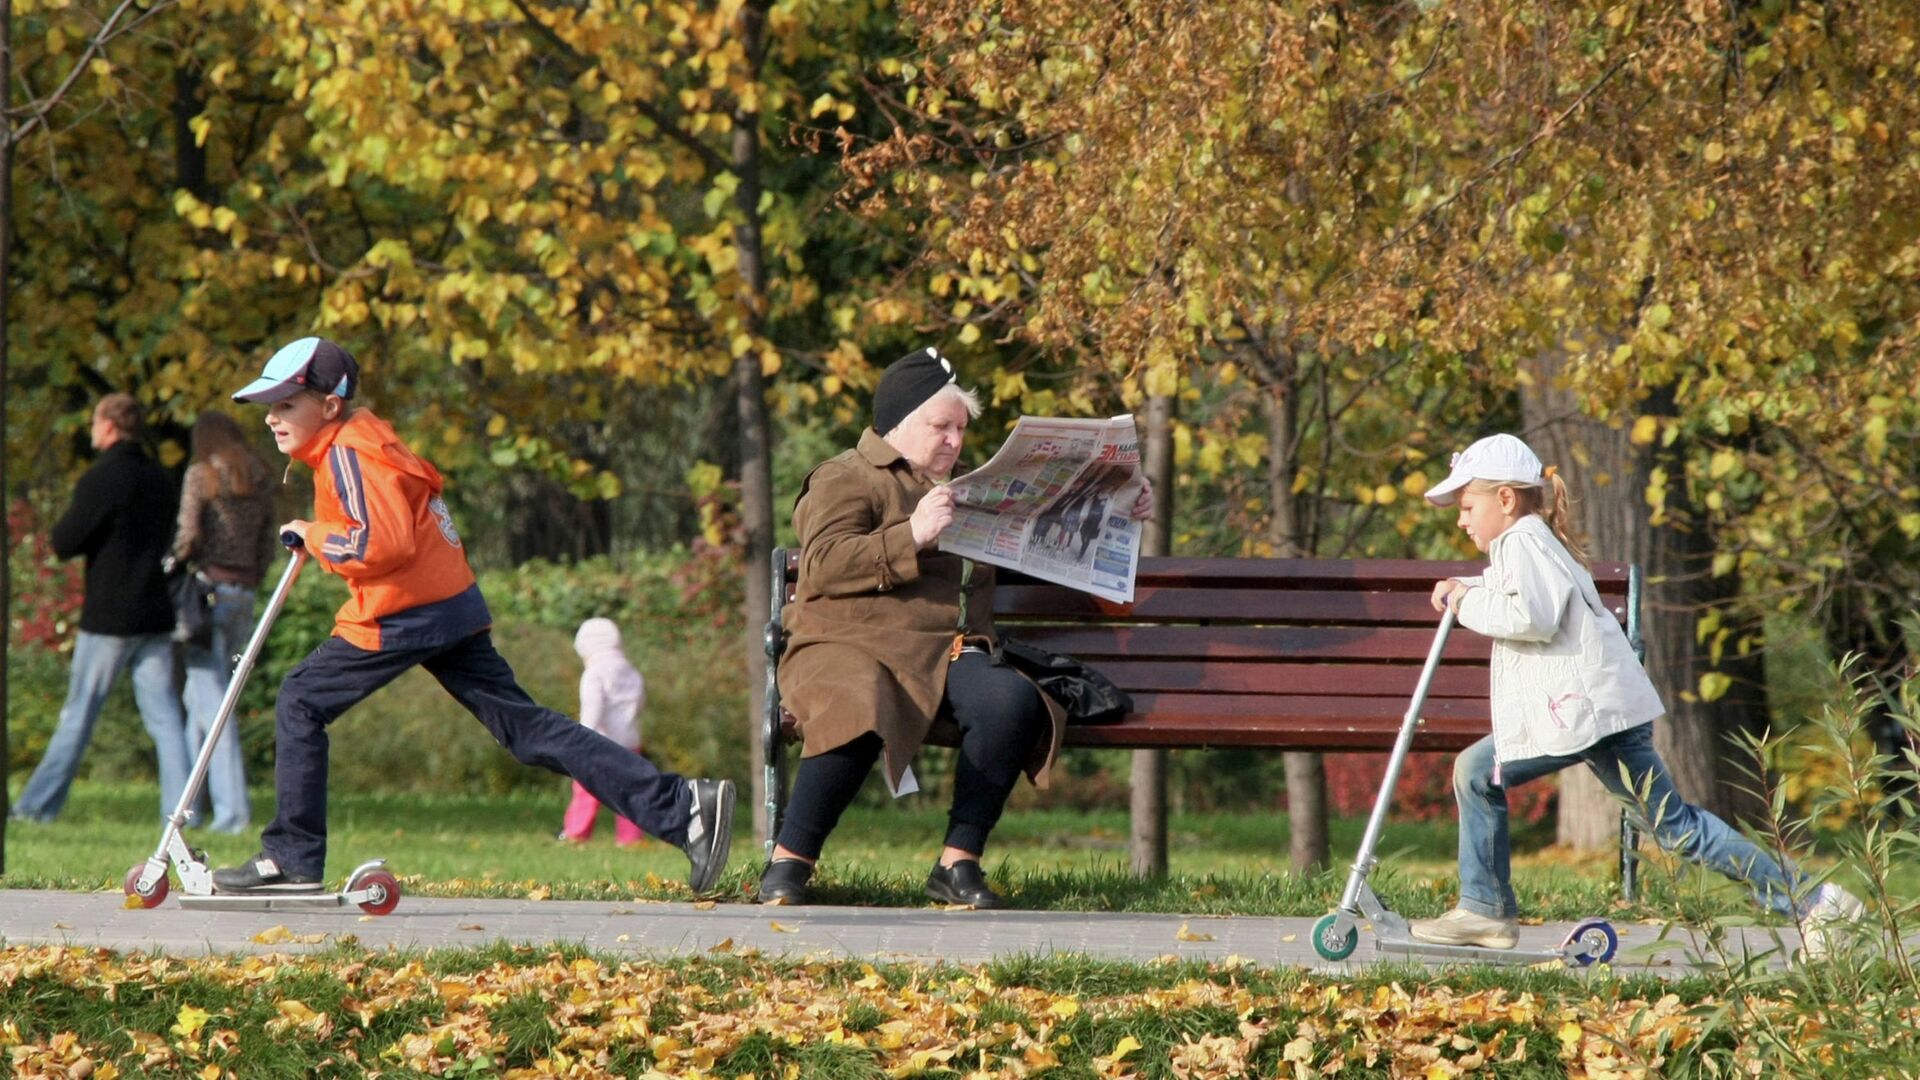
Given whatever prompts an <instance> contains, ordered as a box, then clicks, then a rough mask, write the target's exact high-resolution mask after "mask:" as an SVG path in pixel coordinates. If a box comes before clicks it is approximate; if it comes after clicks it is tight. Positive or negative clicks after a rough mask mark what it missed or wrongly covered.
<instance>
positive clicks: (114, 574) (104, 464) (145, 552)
mask: <svg viewBox="0 0 1920 1080" xmlns="http://www.w3.org/2000/svg"><path fill="white" fill-rule="evenodd" d="M176 505H177V503H176V499H175V495H174V489H173V478H172V477H170V476H168V475H167V471H166V470H165V469H163V468H161V467H160V466H159V465H158V464H157V463H155V462H154V460H153V459H152V458H149V457H148V456H147V454H146V451H144V450H142V449H140V447H139V445H138V444H137V443H134V442H131V441H129V440H125V439H122V440H121V441H119V442H117V443H114V444H113V445H112V446H109V447H107V449H106V450H104V451H102V452H101V454H100V460H99V461H96V462H94V463H93V467H92V468H90V469H88V470H87V471H86V472H85V473H84V474H82V475H81V477H80V483H78V484H77V485H75V486H74V489H73V505H71V506H69V507H67V512H66V513H65V514H62V515H61V516H60V520H59V521H58V522H56V523H55V524H54V526H53V552H54V554H56V555H58V556H60V557H61V558H63V559H71V558H74V557H75V556H81V555H84V556H86V560H87V598H86V602H85V604H83V605H82V606H81V608H80V629H82V630H85V631H87V632H88V633H90V634H113V635H116V636H119V637H132V636H134V635H136V634H165V633H170V632H171V631H172V630H173V605H172V603H171V602H169V601H168V599H167V583H166V576H165V575H164V574H163V573H161V570H160V560H161V559H164V558H165V557H166V555H167V550H168V548H170V547H171V546H172V545H173V518H174V511H175V509H176Z"/></svg>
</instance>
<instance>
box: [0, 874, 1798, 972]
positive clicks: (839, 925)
mask: <svg viewBox="0 0 1920 1080" xmlns="http://www.w3.org/2000/svg"><path fill="white" fill-rule="evenodd" d="M124 900H125V897H123V896H122V895H121V894H120V893H118V892H113V893H107V892H51V891H39V890H25V889H13V890H0V943H4V944H8V945H26V944H36V945H40V944H74V945H86V946H98V947H104V948H109V949H114V950H118V951H123V952H132V951H147V952H163V953H167V954H169V955H175V956H183V955H203V954H208V953H246V952H269V951H280V952H302V951H310V950H315V949H323V948H327V947H330V946H332V945H336V944H340V943H344V942H358V944H360V945H361V946H364V947H367V948H371V949H387V948H396V949H406V950H414V949H436V948H447V947H466V946H474V945H482V944H486V943H489V942H495V941H505V942H513V943H532V944H549V943H555V942H568V943H573V944H577V945H581V946H584V947H586V948H588V949H591V950H594V951H596V952H603V953H609V954H615V955H619V954H632V955H662V954H673V955H697V954H702V953H710V952H716V951H718V952H725V951H729V950H731V951H733V952H736V953H738V952H742V951H746V950H749V949H752V950H758V951H759V952H760V953H761V954H763V955H768V956H780V955H786V956H792V957H818V956H821V955H826V956H831V957H834V958H842V959H846V958H861V959H876V958H877V959H885V960H911V961H949V962H954V963H962V964H974V963H981V962H985V961H988V960H992V959H996V958H1000V957H1009V956H1022V955H1046V954H1052V953H1081V954H1086V955H1090V956H1095V957H1101V958H1107V959H1116V960H1130V961H1136V962H1140V961H1148V960H1154V959H1158V958H1162V957H1177V958H1180V959H1191V960H1221V959H1225V958H1227V957H1229V956H1239V957H1244V958H1245V959H1247V960H1249V961H1252V962H1254V963H1257V964H1262V965H1287V966H1294V967H1304V968H1310V969H1314V970H1317V971H1323V972H1330V973H1340V972H1351V971H1354V970H1358V969H1359V968H1362V967H1365V966H1369V965H1372V964H1375V963H1379V962H1382V961H1383V960H1385V961H1394V962H1398V961H1400V960H1402V959H1403V958H1399V957H1382V956H1381V955H1379V950H1377V949H1376V948H1375V944H1374V938H1373V936H1372V934H1370V933H1367V932H1365V931H1363V932H1362V933H1361V936H1360V943H1359V947H1358V948H1357V949H1356V950H1355V951H1354V954H1353V955H1352V956H1351V957H1349V958H1348V959H1346V960H1344V961H1341V962H1339V963H1328V962H1327V961H1324V960H1322V959H1321V958H1320V957H1319V956H1318V955H1316V954H1315V953H1314V951H1313V945H1312V941H1311V936H1312V932H1313V923H1314V921H1315V920H1314V919H1310V918H1266V917H1255V916H1232V917H1214V916H1181V915H1141V914H1119V913H1114V914H1108V913H1085V912H1043V911H967V910H952V911H949V910H943V909H940V908H936V907H931V906H929V907H924V908H870V907H857V908H856V907H828V906H809V907H759V906H755V905H750V904H738V903H720V904H689V903H672V904H669V903H650V902H642V901H630V902H625V903H599V902H582V901H555V900H546V901H534V900H462V899H439V898H433V897H406V898H403V899H402V900H401V901H400V905H399V908H398V909H397V910H396V911H394V912H393V913H392V914H391V915H385V916H377V917H376V916H372V915H364V914H362V913H361V911H360V909H358V908H356V907H348V908H334V909H330V910H322V911H241V910H205V909H197V910H188V909H185V908H182V907H181V906H180V903H179V897H178V894H175V896H173V897H171V898H169V899H168V900H167V901H166V902H165V903H164V904H162V905H161V906H159V907H157V908H152V909H140V908H134V909H128V908H127V907H125V906H124ZM1570 925H1571V924H1549V925H1545V926H1524V927H1522V928H1521V942H1520V944H1521V947H1522V948H1523V949H1527V948H1539V949H1551V948H1553V947H1555V946H1557V945H1558V944H1559V942H1560V940H1561V939H1562V938H1563V937H1564V936H1565V935H1566V933H1567V931H1568V930H1569V929H1570ZM1615 930H1616V931H1617V932H1618V933H1619V935H1620V949H1621V955H1620V956H1619V957H1616V959H1615V961H1614V967H1615V969H1616V970H1617V971H1643V972H1645V971H1651V972H1656V973H1664V974H1680V973H1683V972H1685V971H1687V970H1689V969H1690V968H1693V967H1695V966H1696V965H1701V964H1707V965H1709V966H1714V967H1718V966H1719V965H1718V964H1717V963H1715V962H1713V961H1712V960H1711V959H1710V958H1709V956H1710V954H1709V953H1708V952H1707V951H1706V949H1705V946H1704V945H1703V944H1702V943H1699V942H1696V941H1693V940H1692V939H1691V937H1690V936H1689V935H1685V934H1680V935H1679V941H1677V942H1674V943H1673V944H1674V947H1673V948H1671V949H1667V950H1663V951H1661V952H1660V953H1659V954H1658V955H1648V954H1647V953H1646V952H1644V951H1642V952H1640V953H1638V954H1636V951H1635V950H1636V949H1637V948H1641V947H1645V946H1649V945H1651V944H1652V943H1654V942H1656V941H1657V940H1658V939H1659V937H1660V933H1661V928H1660V927H1658V926H1649V925H1641V924H1617V925H1616V926H1615ZM1729 934H1730V940H1731V941H1732V942H1733V943H1734V944H1733V945H1732V947H1733V948H1736V949H1737V948H1739V947H1741V945H1740V943H1742V942H1744V943H1745V947H1747V948H1748V949H1750V950H1752V952H1753V953H1755V954H1758V953H1760V952H1763V951H1766V950H1768V949H1775V948H1778V947H1779V945H1780V944H1781V943H1784V944H1785V945H1786V946H1788V947H1789V948H1793V947H1797V946H1798V944H1799V941H1798V935H1797V934H1795V933H1794V932H1793V931H1792V930H1791V929H1783V930H1778V931H1774V930H1765V929H1744V930H1733V931H1730V932H1729ZM1776 935H1777V940H1776Z"/></svg>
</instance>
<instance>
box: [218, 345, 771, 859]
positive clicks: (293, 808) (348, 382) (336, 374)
mask: <svg viewBox="0 0 1920 1080" xmlns="http://www.w3.org/2000/svg"><path fill="white" fill-rule="evenodd" d="M359 383H360V368H359V365H358V364H357V363H356V362H355V361H354V359H353V357H352V356H351V355H349V354H348V353H347V351H346V350H345V349H343V348H341V347H340V346H339V345H337V344H335V343H333V342H331V341H328V340H325V339H324V338H317V337H309V338H302V339H300V340H299V341H296V342H294V343H293V344H291V345H288V346H286V347H285V348H283V349H281V350H280V351H279V352H277V353H275V354H274V355H273V357H272V359H270V360H268V361H267V365H266V368H265V370H263V371H262V372H261V374H260V377H259V378H258V379H255V380H254V381H253V382H251V383H248V384H247V385H246V386H245V387H242V388H241V389H240V391H239V392H238V393H236V394H234V395H233V396H234V400H236V401H250V402H258V403H260V404H264V405H266V406H267V427H268V428H270V429H271V430H272V432H273V441H274V445H275V446H277V447H279V449H280V451H281V452H282V453H284V454H286V455H287V456H288V457H290V458H292V459H294V460H295V461H299V462H302V463H304V464H306V465H308V466H309V467H311V468H312V469H313V470H314V520H311V521H304V520H295V521H290V522H288V523H286V524H285V525H283V526H281V532H282V533H283V534H285V533H287V532H292V533H295V534H297V535H298V536H299V537H300V538H301V540H302V542H304V543H305V545H306V547H307V551H308V553H309V554H310V555H311V556H312V558H313V560H314V561H315V562H317V563H318V564H319V565H320V566H321V568H322V569H324V570H325V571H327V572H328V573H331V574H338V575H339V576H340V577H341V578H343V579H344V580H345V581H346V583H347V589H348V592H349V594H350V596H349V598H348V600H347V602H346V604H345V605H343V606H342V607H341V608H340V611H339V613H338V614H337V615H336V616H335V621H334V631H333V636H332V637H330V638H328V639H327V640H326V641H325V642H322V643H321V645H320V647H319V648H317V649H315V650H314V651H313V652H312V653H310V654H309V655H308V656H307V658H306V659H305V660H303V661H301V662H300V663H299V664H298V665H296V666H295V667H294V669H293V670H292V671H290V672H288V673H287V677H286V680H285V681H284V682H282V683H281V685H280V695H279V701H278V704H277V706H276V707H275V729H274V740H275V748H276V760H275V762H274V786H275V791H276V793H277V795H278V800H279V806H278V812H277V813H276V814H275V815H274V819H273V821H272V823H271V824H269V825H268V826H267V828H266V830H265V831H264V832H262V833H261V835H260V853H259V855H257V856H255V857H254V859H253V860H252V861H250V862H248V863H246V864H244V865H241V866H235V867H227V868H224V869H220V870H215V871H214V872H213V884H214V889H215V891H217V892H220V893H228V894H284V893H315V892H320V891H321V884H320V879H321V875H322V872H323V871H324V869H325V866H326V858H327V745H328V738H327V726H328V725H329V724H331V723H332V722H333V721H334V720H335V719H337V718H338V717H339V716H340V715H341V714H342V713H345V712H346V711H347V710H348V709H350V708H352V707H353V706H354V705H355V704H357V703H359V702H360V701H361V700H363V699H365V698H366V697H367V696H368V695H370V694H372V693H373V692H374V691H375V690H378V689H379V688H381V687H382V686H385V685H386V684H387V683H389V682H392V681H393V680H394V679H395V678H397V677H399V676H400V674H401V673H403V672H405V671H406V670H407V669H408V668H411V667H415V666H419V667H423V668H425V669H426V670H427V671H428V672H429V673H430V674H432V675H433V677H434V678H436V679H438V680H439V681H440V685H442V686H444V687H446V688H447V692H448V693H450V694H452V695H453V696H454V699H455V700H457V701H459V702H460V704H461V705H463V706H465V707H466V708H467V711H469V712H471V713H473V715H474V717H475V718H476V719H478V720H479V721H480V722H481V723H482V724H485V725H486V727H487V730H488V731H489V732H490V733H492V735H493V737H494V739H495V740H496V741H497V742H499V743H500V745H501V746H504V747H506V749H507V751H508V752H509V753H511V754H512V755H513V756H514V758H515V759H517V760H519V761H521V762H523V763H525V764H528V765H539V766H542V767H544V768H547V769H551V770H553V771H554V772H558V773H562V774H564V775H567V776H570V777H572V778H573V779H574V780H576V781H578V782H579V783H580V785H581V786H583V787H585V788H586V789H587V790H588V791H589V792H591V793H592V794H593V796H594V797H595V798H596V799H598V800H599V801H600V802H602V803H604V804H606V805H607V806H609V807H612V808H613V809H614V810H615V811H616V812H617V813H619V814H620V815H621V816H622V817H625V818H627V819H628V820H630V821H633V822H634V823H636V824H638V825H639V826H641V827H642V828H643V829H645V830H646V831H647V832H649V833H652V834H653V835H655V836H658V837H661V838H662V839H664V840H667V841H668V842H670V843H672V844H674V845H675V846H677V847H679V848H680V849H682V850H683V851H685V852H686V854H687V858H688V860H689V861H690V863H691V864H692V866H691V872H690V874H689V882H690V884H691V885H692V886H693V890H694V892H695V893H705V892H709V891H711V890H712V888H713V886H714V885H715V883H716V882H718V880H719V878H720V874H721V871H722V870H724V869H725V868H726V863H727V853H728V847H729V845H730V843H731V841H732V837H733V804H734V787H733V782H732V781H730V780H685V779H682V778H680V777H679V776H676V775H674V774H672V773H667V772H662V771H660V770H659V769H658V768H656V767H655V766H654V765H653V763H652V762H650V761H648V760H647V759H646V758H644V757H642V756H640V755H639V754H635V753H632V752H630V751H628V750H626V749H625V748H623V747H621V746H619V745H618V744H616V743H614V742H612V741H611V740H609V739H608V738H606V737H605V736H604V735H601V734H599V733H597V732H595V731H592V730H590V729H588V728H586V727H583V726H581V725H580V724H576V723H574V722H573V721H572V720H571V719H569V718H567V717H566V716H563V715H561V714H560V713H557V712H554V711H553V710H551V709H548V708H545V707H543V706H541V705H539V704H537V703H535V702H534V701H533V699H532V698H530V697H528V696H527V693H526V691H524V690H522V689H521V688H520V685H519V684H518V683H517V682H516V681H515V680H514V677H513V670H512V669H511V668H509V667H508V666H507V662H506V661H505V660H503V659H502V658H501V657H500V654H499V653H497V652H495V651H494V647H493V638H492V635H491V634H490V633H489V628H490V627H491V625H492V621H493V620H492V616H491V615H489V614H488V611H487V604H486V600H485V599H484V598H483V597H482V596H481V595H480V587H479V585H478V584H477V583H476V582H475V580H474V576H473V571H472V569H471V568H469V567H468V565H467V555H466V550H465V549H464V548H463V547H462V546H461V543H460V534H459V533H458V532H457V531H455V529H454V526H453V518H452V516H451V515H450V514H449V513H448V512H447V505H446V503H445V501H443V500H442V499H441V496H440V493H441V490H442V488H443V486H444V484H443V481H442V480H441V478H440V473H439V471H438V470H436V469H435V468H434V467H433V466H432V465H430V464H428V463H427V462H426V461H424V460H422V459H421V458H420V457H418V456H416V455H415V454H414V453H413V452H412V451H411V450H409V449H407V446H406V444H405V443H403V442H401V440H400V436H399V435H397V434H396V433H395V432H394V430H393V428H392V427H391V426H389V425H388V424H387V422H386V421H384V420H381V419H380V418H379V417H377V416H375V415H374V414H373V413H372V412H370V411H368V410H367V409H365V408H356V407H354V406H353V405H352V404H351V400H352V398H353V394H354V391H355V390H356V389H357V388H358V386H359Z"/></svg>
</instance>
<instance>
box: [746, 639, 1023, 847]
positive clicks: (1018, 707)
mask: <svg viewBox="0 0 1920 1080" xmlns="http://www.w3.org/2000/svg"><path fill="white" fill-rule="evenodd" d="M940 713H941V715H942V716H943V717H946V718H948V719H951V720H952V721H953V722H954V724H955V725H956V726H957V727H959V729H960V760H959V762H958V763H957V765H956V766H955V769H954V778H953V807H952V809H950V810H948V811H947V845H948V846H949V847H956V848H959V849H960V850H962V851H971V852H973V853H974V854H976V855H978V854H980V853H981V852H984V851H985V850H986V848H987V834H988V833H990V832H992V831H993V827H994V825H995V824H996V823H998V822H999V820H1000V811H1001V810H1003V809H1005V808H1006V805H1007V796H1009V795H1011V794H1013V785H1014V784H1015V782H1017V781H1018V780H1019V779H1020V770H1021V768H1022V767H1024V766H1025V765H1026V763H1027V760H1028V759H1029V758H1030V757H1031V756H1032V754H1033V749H1034V747H1035V746H1036V745H1037V744H1038V743H1039V741H1040V739H1041V737H1042V736H1043V735H1044V734H1045V733H1046V732H1047V730H1048V728H1049V723H1050V722H1049V720H1048V718H1047V707H1046V704H1045V703H1044V702H1042V701H1041V700H1040V692H1039V691H1038V690H1036V689H1034V686H1033V684H1032V683H1030V682H1028V681H1027V680H1026V679H1025V678H1023V677H1022V676H1020V675H1019V674H1018V673H1017V672H1015V671H1013V670H1012V669H1010V668H1004V667H1000V666H998V665H996V664H995V663H994V662H993V661H992V660H990V659H988V658H987V656H986V655H985V654H984V653H975V652H969V653H962V654H961V656H960V658H959V659H958V660H955V661H954V662H953V663H952V664H951V665H949V666H948V668H947V696H946V699H945V700H944V701H942V702H941V703H940ZM881 746H882V743H881V739H880V736H879V735H878V734H876V733H874V732H871V731H869V732H867V733H866V734H864V735H862V736H860V737H859V738H857V739H854V740H853V741H851V742H847V743H843V744H841V745H839V746H836V747H834V748H833V749H831V750H827V751H823V752H822V753H818V754H815V755H813V756H812V757H808V758H802V759H801V760H800V769H799V773H798V774H797V775H796V776H795V777H794V781H793V794H792V795H791V796H789V797H788V799H787V810H786V815H785V817H784V818H783V819H782V821H781V823H780V836H779V843H780V846H781V847H784V848H786V849H787V850H788V851H791V852H793V853H794V854H796V855H800V856H803V857H805V858H808V859H818V858H819V857H820V849H821V847H822V846H824V845H825V844H826V841H827V834H828V833H831V832H832V831H833V828H834V826H835V825H838V824H839V823H840V815H841V814H842V813H843V812H845V811H846V809H847V807H848V806H849V805H850V804H852V802H853V798H854V796H855V795H858V794H859V793H860V785H861V783H862V782H863V781H865V780H866V778H867V773H869V772H871V771H872V770H873V763H874V762H875V761H876V760H878V759H879V757H880V750H881Z"/></svg>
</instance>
